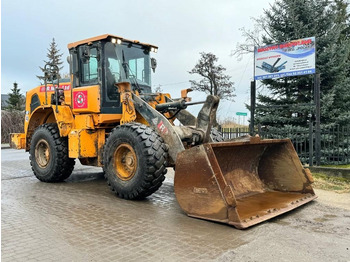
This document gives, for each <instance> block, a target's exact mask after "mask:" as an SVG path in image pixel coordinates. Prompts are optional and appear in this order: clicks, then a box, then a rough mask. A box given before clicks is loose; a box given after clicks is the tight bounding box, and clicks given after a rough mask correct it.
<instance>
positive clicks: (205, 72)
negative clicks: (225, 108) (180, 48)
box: [189, 52, 236, 101]
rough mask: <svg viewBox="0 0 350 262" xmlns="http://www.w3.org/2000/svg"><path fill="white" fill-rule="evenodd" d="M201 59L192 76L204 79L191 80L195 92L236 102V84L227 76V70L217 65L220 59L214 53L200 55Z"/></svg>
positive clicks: (191, 72) (192, 71)
mask: <svg viewBox="0 0 350 262" xmlns="http://www.w3.org/2000/svg"><path fill="white" fill-rule="evenodd" d="M200 55H201V58H200V59H199V61H198V63H197V64H196V65H195V67H194V68H193V69H192V70H191V71H189V73H190V74H199V75H200V76H202V77H203V79H201V80H200V81H195V80H190V83H191V88H192V89H193V90H197V91H202V92H205V93H206V94H210V95H216V96H219V97H220V98H221V99H226V100H231V101H234V100H233V98H234V97H235V96H236V95H235V94H234V91H235V88H234V86H233V85H234V82H231V81H230V78H231V77H230V76H229V75H225V74H224V72H225V71H226V68H224V67H223V66H221V65H216V62H217V61H218V58H217V57H216V56H215V55H214V54H212V53H205V52H202V53H200Z"/></svg>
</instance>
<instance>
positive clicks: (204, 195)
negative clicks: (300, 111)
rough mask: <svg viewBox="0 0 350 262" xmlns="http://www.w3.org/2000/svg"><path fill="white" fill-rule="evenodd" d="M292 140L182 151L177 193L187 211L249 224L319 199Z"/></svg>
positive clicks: (242, 225)
mask: <svg viewBox="0 0 350 262" xmlns="http://www.w3.org/2000/svg"><path fill="white" fill-rule="evenodd" d="M312 182H313V179H312V176H311V173H310V171H309V170H308V169H304V168H303V167H302V165H301V162H300V160H299V158H298V155H297V153H296V152H295V150H294V147H293V145H292V143H291V141H290V140H289V139H267V140H260V138H258V137H251V138H250V140H249V141H244V142H221V143H210V144H203V145H200V146H196V147H193V148H191V149H188V150H185V151H183V152H181V153H179V154H178V156H177V160H176V171H175V181H174V188H175V195H176V198H177V200H178V202H179V205H180V206H181V208H182V209H183V210H184V211H185V212H186V214H187V215H189V216H192V217H197V218H202V219H207V220H213V221H217V222H222V223H227V224H230V225H233V226H235V227H237V228H246V227H249V226H252V225H255V224H257V223H260V222H262V221H264V220H267V219H270V218H272V217H275V216H278V215H280V214H283V213H285V212H287V211H289V210H292V209H294V208H296V207H298V206H301V205H303V204H305V203H307V202H310V201H311V200H313V199H315V198H316V196H315V193H314V191H313V189H312V187H311V183H312Z"/></svg>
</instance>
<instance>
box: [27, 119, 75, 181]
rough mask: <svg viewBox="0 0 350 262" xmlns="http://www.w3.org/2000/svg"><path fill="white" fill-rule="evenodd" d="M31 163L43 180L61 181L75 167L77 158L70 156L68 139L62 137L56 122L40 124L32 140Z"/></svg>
mask: <svg viewBox="0 0 350 262" xmlns="http://www.w3.org/2000/svg"><path fill="white" fill-rule="evenodd" d="M29 160H30V165H31V166H32V170H33V172H34V175H35V176H36V177H37V178H38V179H39V180H40V181H43V182H61V181H63V180H65V179H67V178H68V177H69V176H70V175H71V174H72V171H73V169H74V164H75V159H73V158H69V157H68V139H67V138H66V137H60V134H59V130H58V127H57V125H56V124H52V123H50V124H44V125H41V126H39V127H38V128H37V129H36V130H35V132H34V134H33V136H32V140H31V144H30V150H29Z"/></svg>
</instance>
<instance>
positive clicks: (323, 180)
mask: <svg viewBox="0 0 350 262" xmlns="http://www.w3.org/2000/svg"><path fill="white" fill-rule="evenodd" d="M312 176H313V177H314V180H315V182H314V184H313V187H314V188H318V189H323V190H328V191H335V192H337V193H350V180H348V179H346V178H343V177H332V176H327V175H325V174H322V173H313V174H312Z"/></svg>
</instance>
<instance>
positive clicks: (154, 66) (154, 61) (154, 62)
mask: <svg viewBox="0 0 350 262" xmlns="http://www.w3.org/2000/svg"><path fill="white" fill-rule="evenodd" d="M151 68H152V70H153V73H154V72H155V71H156V68H157V60H156V59H155V58H153V57H152V58H151Z"/></svg>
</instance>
